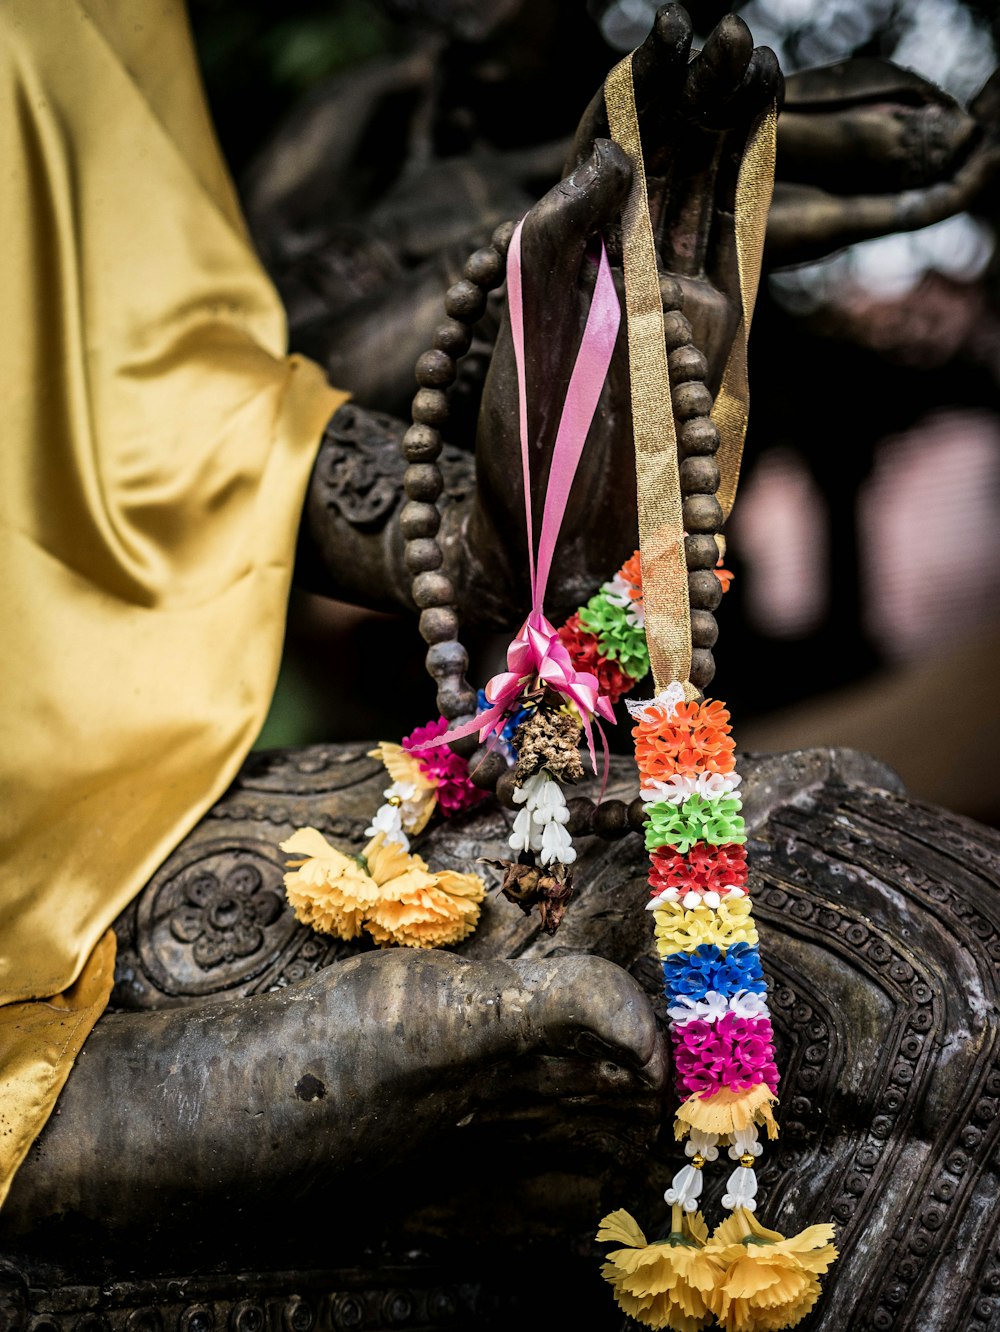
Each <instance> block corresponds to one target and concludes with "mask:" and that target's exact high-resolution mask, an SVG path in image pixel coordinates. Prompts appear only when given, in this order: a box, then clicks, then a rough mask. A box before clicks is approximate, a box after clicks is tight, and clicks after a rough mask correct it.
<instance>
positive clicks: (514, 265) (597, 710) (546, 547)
mask: <svg viewBox="0 0 1000 1332" xmlns="http://www.w3.org/2000/svg"><path fill="white" fill-rule="evenodd" d="M522 225H523V222H519V223H518V224H517V227H516V228H515V230H514V235H513V237H512V238H511V242H510V249H509V251H508V254H507V303H508V306H509V309H510V328H511V336H512V338H513V342H514V364H515V367H516V369H517V386H518V409H519V423H520V435H521V470H522V475H523V478H524V517H525V522H526V524H527V531H528V569H529V572H530V575H531V613H530V614H529V615H528V618H527V619H526V620H525V622H524V624H523V625H522V626H521V629H520V631H519V633H518V635H517V637H516V638H514V639H513V640H512V641H511V643H510V645H509V647H508V648H507V669H506V671H501V672H499V673H498V674H497V675H494V676H493V678H492V679H491V680H490V681H489V683H488V684H487V686H486V698H487V700H488V702H489V703H490V707H489V708H487V709H486V711H485V712H481V713H480V714H479V715H478V716H476V717H474V718H472V719H471V720H470V721H468V722H465V723H464V724H463V725H462V726H458V727H455V729H454V730H451V731H448V732H447V734H445V735H443V736H441V737H440V742H447V741H450V740H458V739H461V737H462V736H466V735H471V734H472V732H473V731H475V730H478V731H479V739H480V740H481V741H482V740H485V739H486V737H487V736H488V735H491V734H499V733H500V732H501V731H502V730H503V728H504V726H505V724H506V722H507V719H508V718H509V717H510V716H511V715H513V714H514V713H515V712H516V711H517V709H518V706H519V705H520V702H521V700H522V699H524V698H530V697H532V696H533V695H535V694H539V693H541V692H542V690H543V689H545V688H548V689H552V690H554V691H555V692H556V693H559V694H562V695H563V696H564V697H565V698H566V699H567V701H568V702H571V703H573V704H574V706H575V707H576V708H577V710H578V711H579V713H580V717H581V718H582V720H583V726H584V732H585V734H586V737H587V747H588V749H589V751H590V761H591V763H592V765H593V768H594V772H595V773H596V772H597V755H596V752H595V749H594V732H593V727H592V725H591V719H592V718H596V717H597V716H600V717H603V718H604V720H605V721H609V722H614V720H615V714H614V710H613V708H612V707H611V704H610V702H609V701H608V699H607V698H606V697H605V696H604V695H603V694H602V693H601V691H600V685H599V683H598V680H597V676H596V675H591V674H590V672H589V671H577V670H574V668H573V662H572V660H571V658H570V655H569V653H568V652H567V650H566V648H565V647H564V645H563V643H562V642H561V640H560V638H559V635H558V633H557V632H556V630H555V629H554V628H553V626H552V625H551V624H550V623H549V621H548V620H547V619H546V618H545V615H544V613H543V611H542V605H543V602H544V600H545V589H546V587H547V585H548V581H549V574H550V572H551V569H552V558H553V555H554V553H555V548H556V541H557V539H558V536H559V529H560V528H561V526H562V521H563V517H564V515H565V513H566V504H567V501H568V500H569V494H570V490H571V489H572V486H573V478H574V477H575V475H576V470H577V467H578V466H579V462H580V458H581V456H582V454H583V446H584V444H585V443H586V441H587V434H588V432H589V430H590V426H591V422H592V421H593V419H594V413H595V412H596V411H597V403H598V400H599V399H600V396H601V389H602V388H603V386H604V381H605V379H606V378H607V374H608V367H609V366H610V364H611V356H612V353H613V352H614V349H615V341H616V339H617V337H618V327H619V324H620V323H621V306H620V304H619V301H618V294H617V292H616V291H615V284H614V280H613V278H612V276H611V267H610V265H609V263H608V256H607V252H606V251H605V249H604V244H603V242H602V243H601V257H600V263H599V264H598V270H597V281H596V283H595V285H594V295H593V299H592V300H591V303H590V311H589V313H588V315H587V323H586V326H585V328H584V330H583V339H582V341H581V343H580V350H579V351H578V352H577V357H576V362H575V363H574V366H573V373H572V374H571V376H570V381H569V388H568V389H567V390H566V401H565V402H564V403H563V410H562V415H561V416H560V419H559V428H558V430H557V431H556V441H555V444H554V446H553V449H552V461H551V464H550V467H549V479H548V485H547V487H546V492H545V506H544V509H543V512H542V530H541V534H540V536H539V540H538V558H537V560H536V558H535V552H534V550H533V537H534V526H533V522H532V514H531V455H530V451H529V448H528V404H527V389H526V380H525V370H524V309H523V301H522V294H521V293H522V288H521V227H522ZM597 729H598V731H599V732H600V736H601V742H602V744H603V747H604V755H605V767H606V766H607V753H608V744H607V739H606V737H605V735H604V731H603V729H602V728H601V725H600V723H599V722H598V723H597Z"/></svg>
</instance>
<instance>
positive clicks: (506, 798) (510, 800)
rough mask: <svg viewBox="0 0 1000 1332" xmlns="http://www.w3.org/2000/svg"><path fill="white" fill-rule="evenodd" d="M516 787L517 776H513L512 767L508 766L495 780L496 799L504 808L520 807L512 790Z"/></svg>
mask: <svg viewBox="0 0 1000 1332" xmlns="http://www.w3.org/2000/svg"><path fill="white" fill-rule="evenodd" d="M516 788H517V778H516V777H515V776H514V769H513V768H508V769H507V771H506V772H503V773H501V774H500V777H499V779H498V780H497V785H496V792H497V799H498V800H499V801H500V803H501V805H503V806H504V808H505V809H518V808H520V807H519V805H518V804H517V801H516V800H515V799H514V791H515V790H516Z"/></svg>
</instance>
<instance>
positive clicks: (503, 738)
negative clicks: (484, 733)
mask: <svg viewBox="0 0 1000 1332" xmlns="http://www.w3.org/2000/svg"><path fill="white" fill-rule="evenodd" d="M490 706H491V704H490V702H489V700H488V699H487V697H486V690H485V689H480V690H479V692H478V694H477V695H476V712H477V713H479V712H485V711H486V709H487V708H488V707H490ZM533 711H534V709H533V708H522V709H521V711H520V712H516V713H515V714H514V716H513V717H511V719H510V720H509V721H508V722H507V724H506V726H505V727H504V728H503V730H502V731H501V732H500V741H499V743H498V744H497V746H496V748H497V749H499V750H500V752H501V753H502V754H505V755H506V756H507V757H508V758H510V759H511V760H512V761H514V762H516V760H517V750H516V749H515V748H514V732H515V731H516V730H517V728H518V727H519V726H520V725H521V723H522V722H523V721H524V720H525V718H527V717H530V716H531V714H532V712H533Z"/></svg>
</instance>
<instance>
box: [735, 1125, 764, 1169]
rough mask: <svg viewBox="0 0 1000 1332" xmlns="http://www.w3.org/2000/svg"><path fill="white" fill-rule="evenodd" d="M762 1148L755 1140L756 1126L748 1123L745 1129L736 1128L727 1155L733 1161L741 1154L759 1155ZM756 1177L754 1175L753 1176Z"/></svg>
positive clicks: (761, 1152)
mask: <svg viewBox="0 0 1000 1332" xmlns="http://www.w3.org/2000/svg"><path fill="white" fill-rule="evenodd" d="M763 1151H764V1148H763V1147H762V1146H761V1145H760V1143H759V1142H758V1141H757V1126H756V1125H755V1124H750V1125H749V1126H748V1127H747V1128H745V1129H737V1130H736V1131H735V1132H734V1134H733V1145H732V1146H731V1147H730V1149H729V1155H730V1156H731V1157H732V1159H733V1160H734V1161H738V1160H739V1159H740V1157H741V1156H747V1155H749V1156H761V1155H762V1154H763ZM754 1179H756V1176H754Z"/></svg>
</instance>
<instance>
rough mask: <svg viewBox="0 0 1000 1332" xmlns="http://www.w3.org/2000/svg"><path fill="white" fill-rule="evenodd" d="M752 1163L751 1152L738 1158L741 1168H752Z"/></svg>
mask: <svg viewBox="0 0 1000 1332" xmlns="http://www.w3.org/2000/svg"><path fill="white" fill-rule="evenodd" d="M753 1163H754V1157H753V1153H752V1152H744V1153H743V1155H742V1156H741V1157H740V1165H741V1166H752V1165H753Z"/></svg>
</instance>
